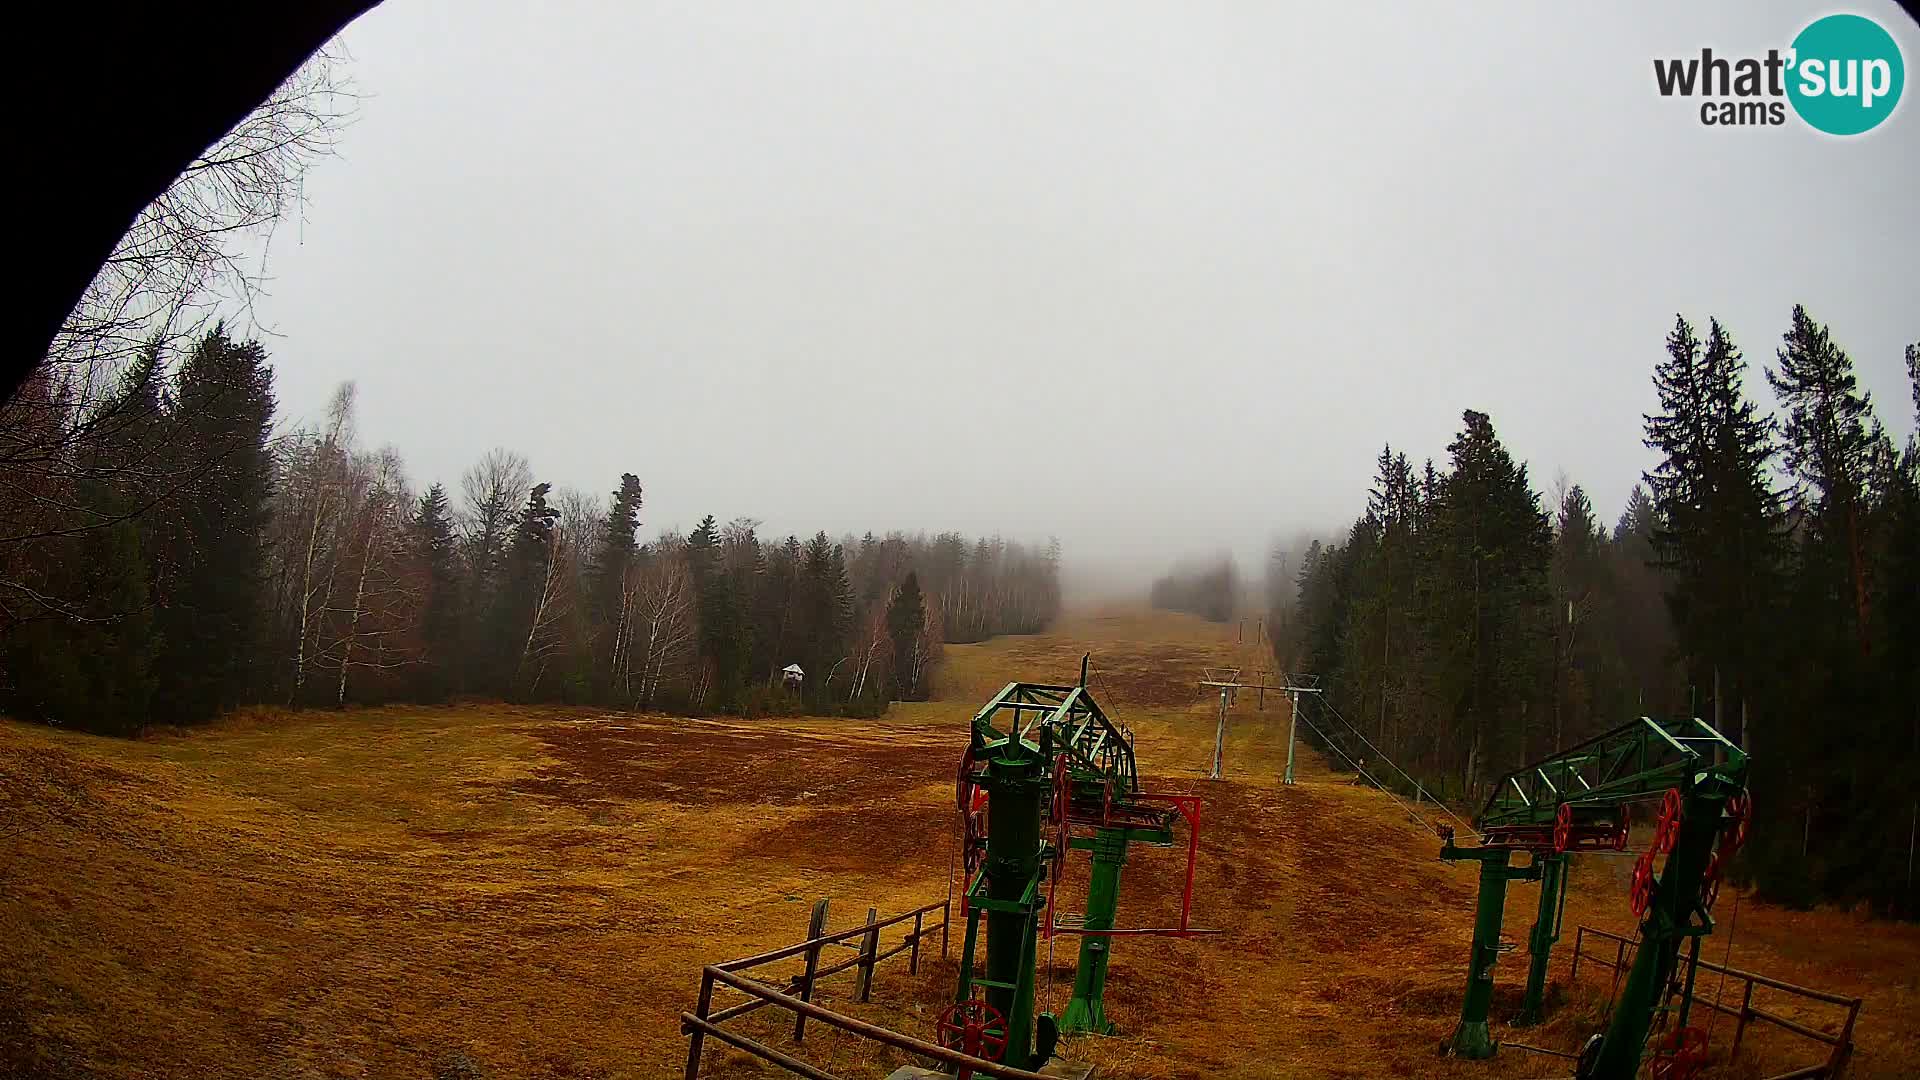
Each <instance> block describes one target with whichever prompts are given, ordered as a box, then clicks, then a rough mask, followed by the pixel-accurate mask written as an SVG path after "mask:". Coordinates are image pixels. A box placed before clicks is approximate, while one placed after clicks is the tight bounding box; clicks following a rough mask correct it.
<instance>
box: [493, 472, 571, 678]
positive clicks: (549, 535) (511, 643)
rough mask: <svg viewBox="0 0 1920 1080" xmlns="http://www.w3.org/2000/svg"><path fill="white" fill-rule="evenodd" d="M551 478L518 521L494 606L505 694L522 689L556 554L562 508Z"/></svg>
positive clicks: (530, 497) (536, 489)
mask: <svg viewBox="0 0 1920 1080" xmlns="http://www.w3.org/2000/svg"><path fill="white" fill-rule="evenodd" d="M552 490H553V485H552V484H535V485H534V486H533V490H531V491H530V492H528V493H527V504H526V506H524V507H522V508H521V510H520V517H519V520H518V521H517V522H516V523H515V526H514V531H513V541H512V544H511V545H510V546H509V547H508V548H507V557H506V567H505V572H504V576H503V581H502V583H501V588H500V592H499V598H498V602H497V604H496V606H495V610H494V631H493V637H494V672H495V674H494V688H495V692H497V693H499V694H501V695H503V696H505V695H508V694H513V693H516V692H518V691H520V690H522V689H524V687H523V686H521V685H520V683H521V680H522V678H523V676H524V675H525V674H526V673H525V672H524V671H523V670H522V663H523V661H524V660H525V659H526V655H527V651H528V640H529V637H530V636H531V635H532V633H533V632H534V629H535V626H534V623H535V620H536V619H537V618H538V617H539V608H540V604H541V601H542V595H543V593H544V592H545V590H546V588H547V575H548V572H549V566H548V564H549V562H550V561H551V560H552V558H553V555H554V550H553V545H554V526H555V523H556V522H557V521H558V520H559V518H560V511H558V510H556V509H554V508H553V507H552V506H550V505H548V503H547V494H548V493H549V492H551V491H552Z"/></svg>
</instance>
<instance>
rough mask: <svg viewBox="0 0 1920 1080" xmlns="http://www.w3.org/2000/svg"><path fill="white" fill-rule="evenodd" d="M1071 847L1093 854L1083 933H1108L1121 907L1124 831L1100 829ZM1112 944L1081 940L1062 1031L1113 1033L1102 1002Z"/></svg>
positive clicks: (1094, 937)
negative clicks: (1100, 931)
mask: <svg viewBox="0 0 1920 1080" xmlns="http://www.w3.org/2000/svg"><path fill="white" fill-rule="evenodd" d="M1073 846H1074V847H1076V848H1091V849H1092V850H1093V880H1092V882H1091V883H1089V885H1088V886H1087V914H1086V921H1085V922H1084V923H1083V924H1082V926H1083V929H1086V930H1092V931H1099V930H1111V929H1113V921H1114V915H1115V913H1116V912H1117V911H1118V909H1119V905H1120V868H1121V867H1123V866H1125V865H1126V863H1127V830H1125V829H1105V828H1103V829H1100V830H1098V831H1096V832H1095V834H1094V836H1093V838H1092V839H1091V840H1083V839H1079V838H1075V840H1074V841H1073ZM1112 944H1113V939H1112V938H1111V937H1109V936H1107V935H1105V934H1100V933H1090V934H1087V935H1086V936H1085V937H1083V938H1081V939H1080V969H1079V971H1078V972H1077V973H1075V975H1074V977H1073V1000H1071V1001H1069V1002H1067V1011H1066V1012H1065V1013H1062V1014H1061V1017H1060V1030H1061V1031H1064V1032H1073V1033H1082V1032H1086V1033H1092V1034H1094V1035H1111V1034H1113V1033H1114V1026H1113V1024H1112V1023H1111V1022H1110V1021H1108V1019H1107V1006H1106V1003H1105V1001H1104V996H1105V994H1106V988H1107V961H1108V960H1109V959H1110V958H1111V957H1112V954H1113V948H1112Z"/></svg>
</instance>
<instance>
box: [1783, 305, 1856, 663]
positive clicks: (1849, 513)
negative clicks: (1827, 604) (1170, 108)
mask: <svg viewBox="0 0 1920 1080" xmlns="http://www.w3.org/2000/svg"><path fill="white" fill-rule="evenodd" d="M1777 355H1778V359H1779V364H1778V366H1777V367H1774V368H1770V369H1768V371H1767V383H1768V385H1770V386H1772V387H1773V392H1774V394H1775V396H1777V397H1778V398H1779V401H1780V406H1781V409H1782V410H1783V411H1784V413H1785V415H1786V420H1785V422H1784V423H1783V424H1782V425H1781V429H1780V434H1781V449H1782V453H1781V457H1782V458H1783V459H1784V461H1785V463H1786V467H1787V469H1788V471H1789V472H1790V473H1791V474H1792V475H1793V477H1794V478H1795V480H1796V481H1797V484H1796V487H1795V491H1794V497H1793V502H1794V509H1795V511H1796V513H1797V514H1798V515H1799V516H1800V517H1801V518H1802V520H1803V521H1804V522H1805V523H1806V526H1807V532H1808V535H1807V537H1806V539H1805V540H1804V541H1803V542H1802V543H1801V545H1800V549H1801V563H1802V567H1801V571H1800V572H1801V574H1802V575H1806V576H1811V577H1813V578H1815V579H1818V580H1820V581H1821V585H1822V587H1821V588H1820V590H1819V591H1820V592H1822V593H1826V592H1827V591H1828V589H1829V588H1830V587H1833V586H1838V587H1839V588H1838V590H1837V591H1838V592H1840V593H1843V594H1845V595H1846V597H1847V599H1848V600H1850V603H1842V604H1840V605H1838V606H1837V608H1836V609H1830V610H1826V611H1822V612H1820V613H1819V615H1820V616H1822V620H1821V621H1822V623H1823V624H1824V625H1832V624H1834V623H1835V622H1836V621H1837V622H1838V623H1840V624H1851V628H1852V631H1853V636H1854V638H1855V639H1856V640H1857V642H1858V644H1859V647H1860V651H1861V653H1862V654H1863V655H1864V654H1866V653H1869V652H1871V650H1872V637H1871V634H1872V620H1871V614H1870V612H1871V606H1870V591H1871V586H1870V583H1869V582H1868V567H1867V551H1868V547H1869V545H1870V543H1871V540H1870V538H1869V537H1868V536H1867V535H1866V534H1867V530H1868V529H1869V527H1870V523H1869V520H1868V518H1869V506H1868V503H1869V500H1870V498H1871V493H1870V492H1869V490H1868V485H1869V483H1870V481H1871V479H1872V476H1873V472H1874V468H1875V457H1876V452H1877V450H1878V449H1879V445H1880V443H1881V442H1882V441H1883V440H1884V439H1885V436H1884V434H1883V433H1882V432H1881V430H1880V425H1879V422H1878V421H1876V420H1875V419H1874V418H1873V399H1872V395H1870V394H1867V393H1865V392H1863V391H1861V390H1860V388H1859V380H1858V379H1856V378H1855V377H1854V373H1853V360H1852V359H1851V358H1849V357H1848V356H1847V354H1846V352H1845V350H1843V349H1841V348H1840V347H1839V346H1838V345H1836V344H1834V342H1833V339H1832V337H1831V335H1829V334H1828V332H1827V328H1826V327H1825V326H1822V325H1820V324H1818V323H1816V322H1814V321H1813V319H1812V317H1810V316H1809V315H1808V314H1807V309H1806V308H1805V307H1802V306H1800V305H1798V304H1796V305H1794V308H1793V321H1792V325H1791V326H1789V328H1788V329H1787V332H1786V334H1785V335H1784V337H1783V341H1782V344H1781V347H1780V351H1779V353H1778V354H1777ZM1823 606H1824V605H1823Z"/></svg>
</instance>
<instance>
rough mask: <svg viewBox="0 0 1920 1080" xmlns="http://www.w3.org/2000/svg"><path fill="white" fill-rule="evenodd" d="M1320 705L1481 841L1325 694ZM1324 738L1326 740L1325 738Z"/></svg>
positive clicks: (1467, 825) (1475, 833)
mask: <svg viewBox="0 0 1920 1080" xmlns="http://www.w3.org/2000/svg"><path fill="white" fill-rule="evenodd" d="M1320 705H1321V707H1322V708H1324V709H1326V710H1327V711H1328V712H1330V713H1332V714H1333V715H1334V717H1335V718H1336V719H1338V720H1339V721H1340V722H1341V723H1343V724H1345V725H1347V730H1348V731H1351V732H1353V733H1354V735H1356V736H1358V737H1359V739H1360V741H1361V742H1363V743H1365V744H1366V746H1367V749H1369V750H1371V751H1373V752H1374V753H1375V754H1378V755H1379V756H1380V760H1382V761H1384V762H1386V763H1387V764H1388V765H1392V766H1393V770H1394V771H1395V772H1397V773H1399V774H1400V775H1401V776H1403V777H1406V781H1407V783H1409V784H1412V785H1413V790H1415V791H1417V792H1419V793H1421V794H1422V795H1425V796H1426V797H1427V798H1429V799H1432V800H1433V804H1434V805H1435V806H1437V807H1439V808H1440V812H1441V813H1443V814H1445V815H1447V816H1448V817H1450V818H1452V819H1453V820H1454V823H1455V824H1457V825H1459V826H1460V827H1461V828H1462V829H1465V830H1466V831H1467V832H1468V833H1470V834H1472V836H1473V838H1474V839H1475V840H1479V839H1481V835H1480V830H1478V829H1476V828H1474V827H1473V826H1471V825H1469V824H1467V823H1466V822H1465V821H1463V820H1461V818H1460V815H1458V814H1456V813H1454V812H1453V811H1452V810H1450V809H1448V808H1447V804H1446V803H1444V802H1441V801H1440V800H1439V799H1434V798H1433V795H1432V793H1430V792H1428V791H1427V789H1426V788H1424V787H1422V786H1421V785H1420V781H1418V780H1415V779H1414V778H1413V777H1412V776H1409V775H1408V774H1407V770H1405V769H1402V768H1401V767H1400V766H1399V765H1397V764H1395V763H1394V760H1393V759H1392V758H1390V757H1388V756H1387V753H1386V751H1384V750H1382V749H1380V748H1379V747H1377V746H1375V745H1373V742H1372V740H1370V739H1368V738H1367V737H1366V735H1364V734H1362V733H1361V731H1360V729H1359V728H1357V727H1354V726H1353V722H1352V721H1350V720H1348V719H1347V718H1346V717H1344V716H1341V715H1340V710H1338V709H1336V708H1334V707H1333V703H1332V702H1330V701H1328V700H1327V699H1326V695H1325V694H1322V695H1320ZM1322 737H1323V738H1324V736H1322Z"/></svg>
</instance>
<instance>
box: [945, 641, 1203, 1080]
mask: <svg viewBox="0 0 1920 1080" xmlns="http://www.w3.org/2000/svg"><path fill="white" fill-rule="evenodd" d="M1080 678H1081V681H1080V684H1079V685H1075V686H1055V685H1049V684H1042V683H1008V684H1007V685H1006V687H1005V688H1004V689H1002V690H1001V691H1000V692H999V693H998V694H995V695H994V697H993V699H992V700H990V701H988V702H987V704H986V705H985V706H984V707H983V708H981V709H980V711H979V712H978V713H976V714H975V715H974V717H973V724H972V730H971V735H970V739H969V743H968V746H967V751H966V753H965V755H964V756H963V757H962V758H961V762H960V770H959V777H958V784H957V791H956V798H957V802H958V805H959V809H960V813H961V817H962V819H963V823H964V824H963V827H964V833H965V840H964V846H963V850H964V852H965V857H964V860H963V864H964V867H965V880H966V884H965V889H964V891H963V892H962V910H963V913H964V915H965V917H966V920H967V924H966V936H965V942H964V944H963V945H962V947H961V952H960V976H959V984H958V986H957V988H956V990H955V993H954V1001H953V1004H952V1005H949V1006H948V1007H947V1008H946V1010H944V1011H943V1012H942V1013H941V1014H940V1016H939V1018H938V1019H937V1021H936V1025H935V1026H936V1034H937V1036H938V1038H939V1040H940V1042H941V1043H942V1044H943V1045H946V1046H949V1047H952V1048H953V1049H956V1050H962V1051H964V1052H966V1053H969V1054H974V1055H976V1056H982V1057H986V1058H988V1059H990V1060H995V1061H1001V1062H1004V1063H1005V1064H1008V1065H1012V1066H1015V1067H1017V1068H1026V1069H1030V1068H1037V1067H1039V1066H1040V1065H1041V1064H1043V1063H1044V1062H1045V1061H1046V1060H1047V1059H1048V1058H1049V1057H1051V1056H1052V1054H1053V1050H1054V1047H1055V1043H1056V1041H1057V1040H1058V1037H1059V1035H1060V1034H1061V1033H1062V1032H1087V1033H1093V1034H1101V1035H1105V1034H1111V1033H1112V1032H1113V1030H1114V1026H1113V1024H1112V1023H1111V1022H1110V1021H1109V1020H1108V1019H1107V1015H1106V1007H1105V1003H1104V994H1105V989H1106V980H1107V962H1108V959H1109V957H1110V955H1111V945H1112V942H1113V939H1114V938H1116V937H1121V936H1126V935H1161V936H1171V937H1192V936H1195V935H1198V934H1208V933H1215V932H1216V931H1211V930H1199V929H1194V928H1193V927H1192V926H1190V925H1189V918H1190V916H1191V914H1192V909H1193V875H1194V862H1195V858H1196V855H1197V853H1198V850H1199V840H1200V800H1199V799H1197V798H1193V797H1191V796H1182V795H1156V794H1152V793H1149V792H1145V791H1142V790H1141V787H1140V774H1139V769H1138V765H1137V763H1136V762H1135V759H1134V753H1133V735H1132V733H1131V732H1129V731H1128V730H1127V729H1126V728H1124V727H1122V726H1120V725H1118V724H1116V723H1114V722H1113V720H1112V719H1110V718H1109V717H1108V716H1107V714H1106V713H1105V711H1103V710H1102V709H1101V707H1100V705H1099V703H1098V702H1096V701H1095V700H1094V698H1093V695H1092V694H1091V693H1090V692H1089V691H1088V690H1087V687H1086V664H1085V662H1084V661H1083V662H1082V664H1081V675H1080ZM1182 819H1184V820H1185V822H1186V825H1187V830H1186V831H1187V874H1186V889H1185V892H1184V893H1183V894H1182V897H1181V905H1180V925H1179V926H1177V927H1167V928H1142V929H1122V928H1117V927H1115V926H1114V920H1115V916H1116V913H1117V912H1118V909H1119V897H1120V872H1121V868H1122V867H1124V866H1125V865H1126V861H1127V849H1128V847H1129V845H1132V844H1136V843H1144V844H1150V845H1153V846H1156V847H1169V846H1172V845H1173V844H1174V843H1175V835H1174V834H1175V824H1176V822H1177V821H1180V820H1182ZM1072 851H1086V852H1088V853H1089V854H1090V855H1091V857H1092V878H1091V881H1090V883H1089V886H1088V891H1087V905H1086V911H1085V913H1084V914H1080V915H1066V914H1062V913H1060V912H1059V911H1058V909H1057V906H1056V904H1055V901H1056V899H1057V892H1058V887H1059V883H1060V877H1061V874H1062V871H1063V870H1064V869H1065V863H1066V859H1067V856H1068V854H1069V852H1072ZM982 923H985V940H984V945H985V952H986V956H985V973H984V975H981V976H976V975H975V974H974V958H975V955H976V951H977V949H978V948H979V947H980V945H981V944H982V935H981V924H982ZM1043 934H1044V935H1046V936H1047V937H1049V938H1050V937H1051V936H1052V935H1054V934H1070V935H1078V936H1079V937H1080V938H1081V944H1080V964H1079V969H1078V971H1077V973H1076V974H1075V976H1074V985H1073V996H1072V998H1071V999H1070V1000H1069V1001H1068V1003H1067V1007H1066V1010H1065V1011H1064V1012H1063V1013H1062V1014H1061V1016H1060V1017H1059V1018H1058V1019H1057V1020H1056V1019H1055V1018H1054V1017H1052V1016H1050V1015H1047V1014H1044V1013H1043V1014H1040V1015H1038V1016H1036V1015H1035V1013H1034V976H1035V969H1036V966H1037V961H1038V957H1039V948H1040V940H1041V936H1042V935H1043Z"/></svg>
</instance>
